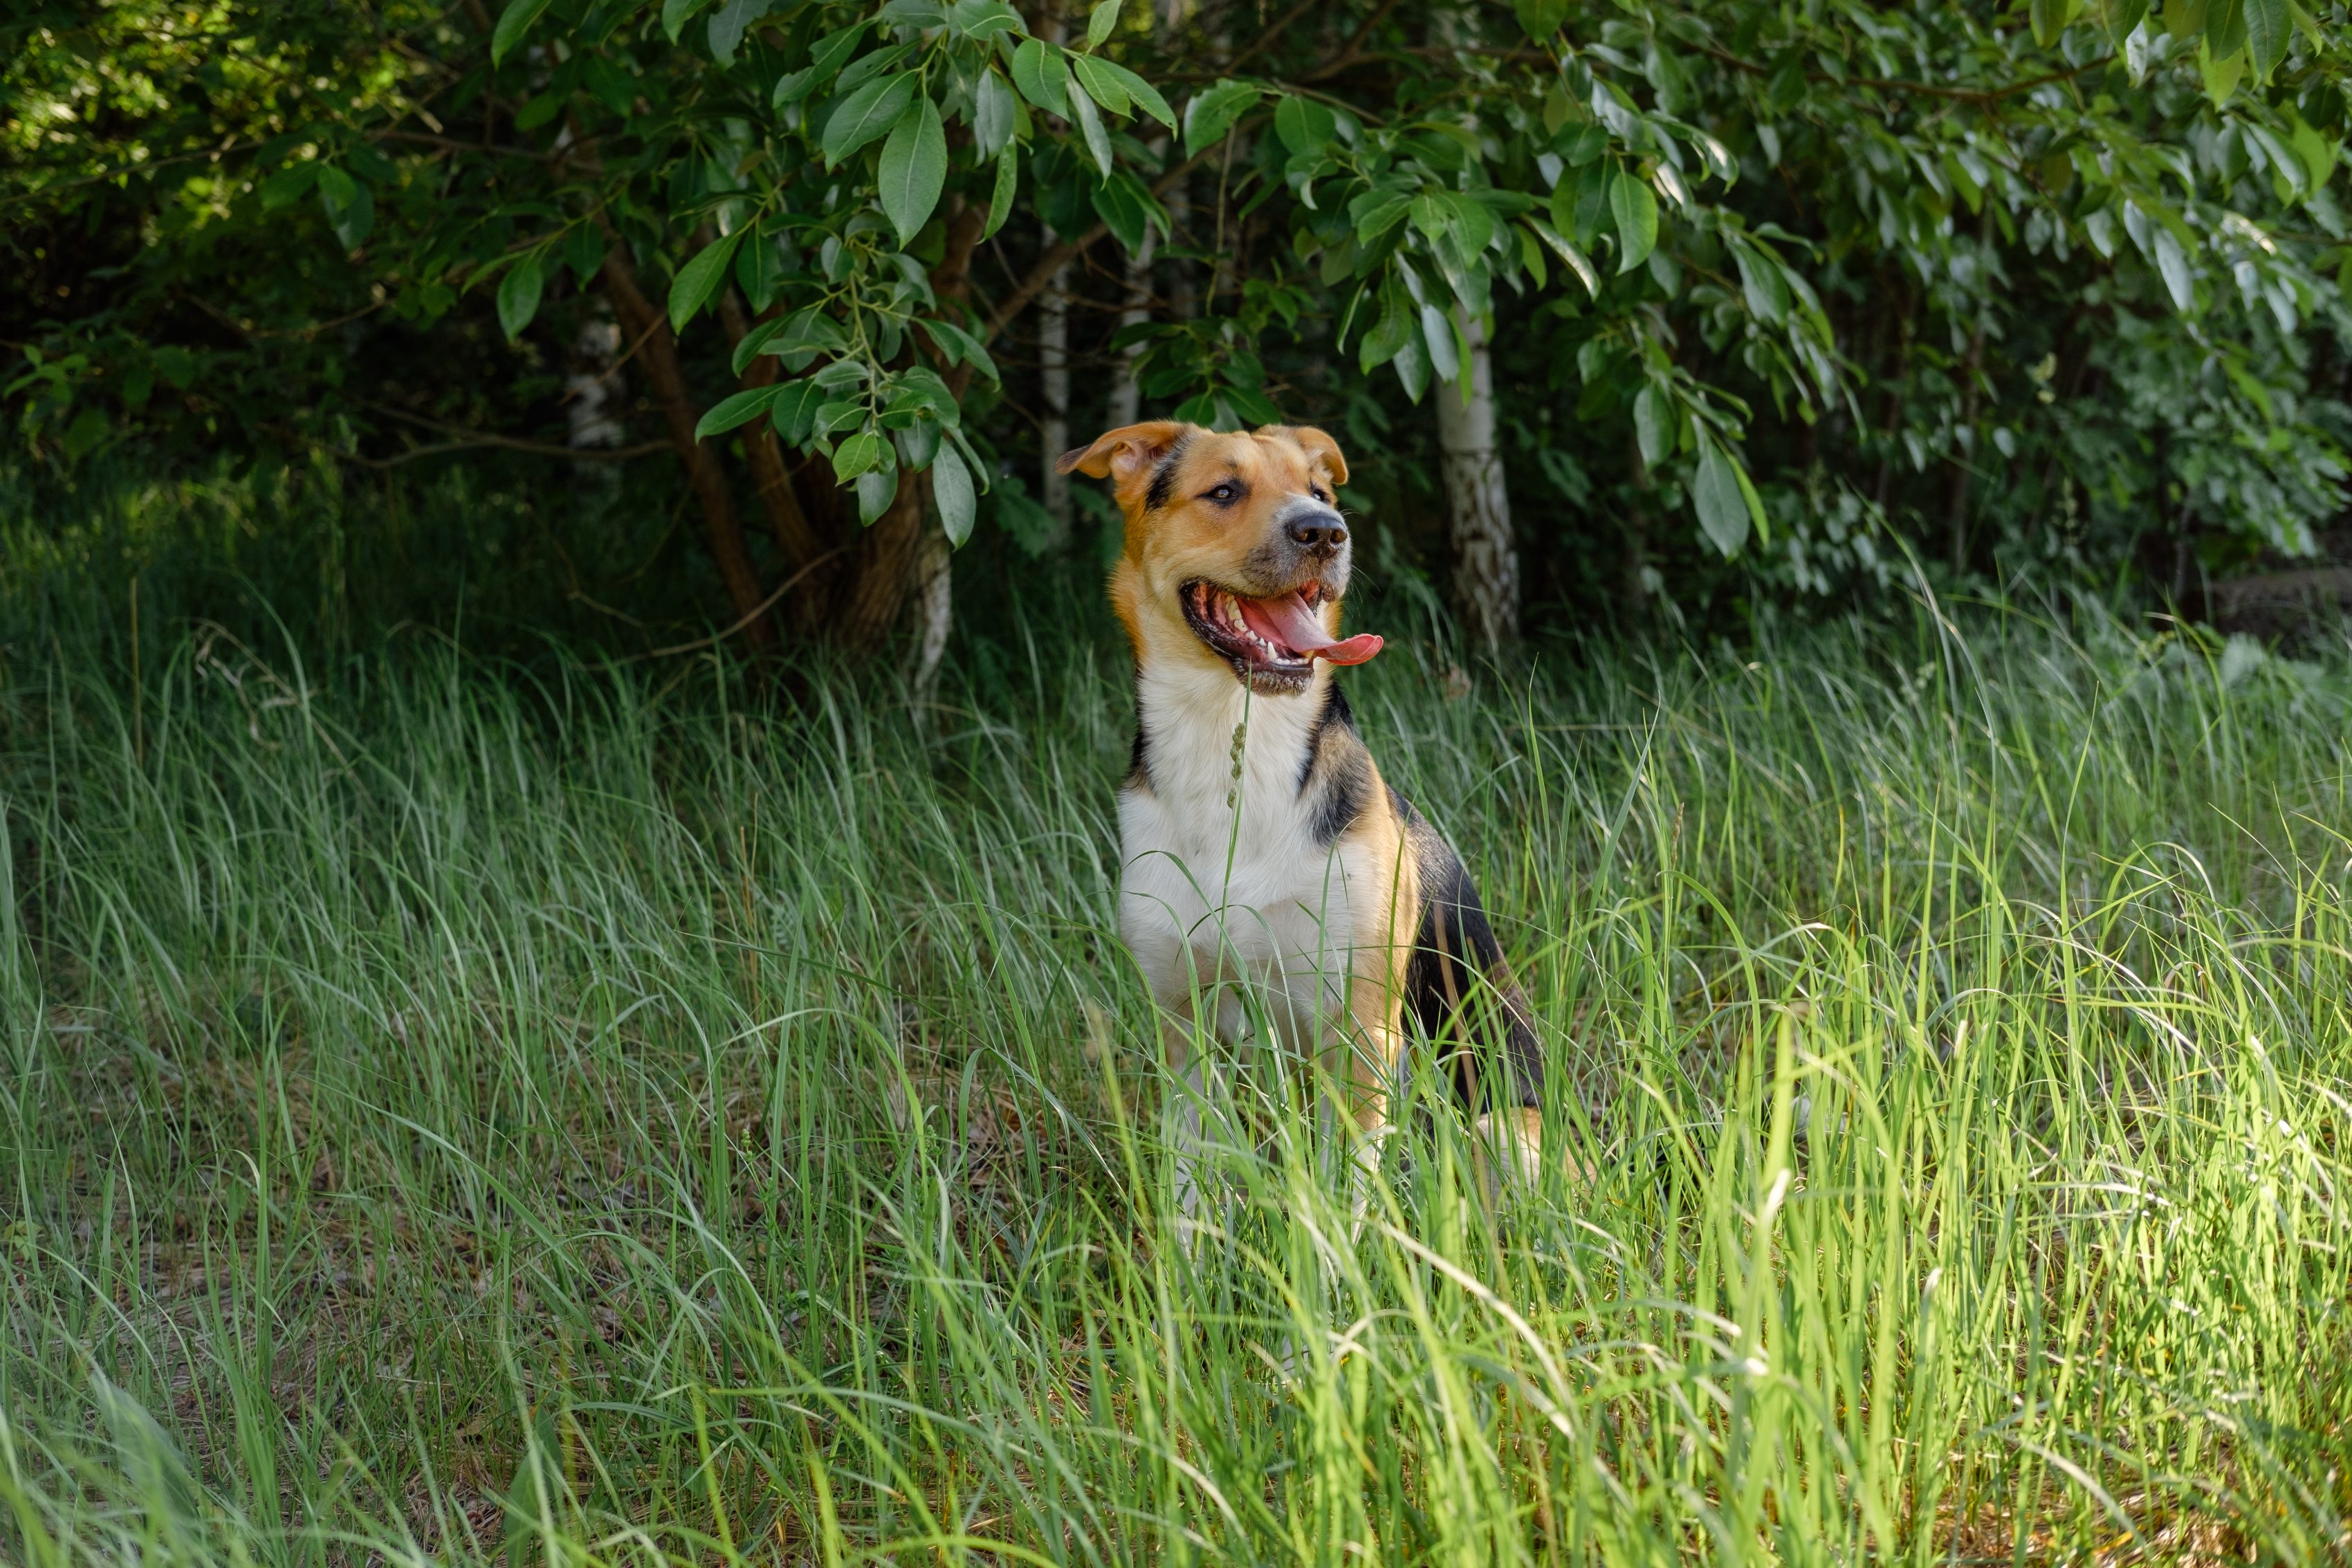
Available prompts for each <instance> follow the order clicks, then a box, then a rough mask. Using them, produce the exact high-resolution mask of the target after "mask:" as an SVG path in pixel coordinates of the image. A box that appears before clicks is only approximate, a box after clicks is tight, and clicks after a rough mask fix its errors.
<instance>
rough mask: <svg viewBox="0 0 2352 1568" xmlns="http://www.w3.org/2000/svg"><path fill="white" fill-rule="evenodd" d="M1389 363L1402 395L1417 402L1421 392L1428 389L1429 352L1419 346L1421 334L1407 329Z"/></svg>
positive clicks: (1419, 399)
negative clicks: (1400, 386)
mask: <svg viewBox="0 0 2352 1568" xmlns="http://www.w3.org/2000/svg"><path fill="white" fill-rule="evenodd" d="M1389 363H1390V364H1391V366H1392V367H1394V369H1395V371H1396V374H1397V380H1398V382H1401V383H1402V385H1403V387H1404V395H1405V396H1407V397H1408V398H1411V399H1412V401H1413V402H1416V403H1417V402H1420V401H1421V394H1422V393H1423V392H1427V391H1428V390H1429V353H1428V351H1427V350H1424V349H1423V347H1422V346H1421V334H1420V333H1418V332H1412V331H1408V332H1407V333H1406V334H1405V340H1404V341H1403V342H1402V344H1400V345H1398V348H1397V351H1396V358H1394V359H1392V360H1391V361H1389Z"/></svg>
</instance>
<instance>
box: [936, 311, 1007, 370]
mask: <svg viewBox="0 0 2352 1568" xmlns="http://www.w3.org/2000/svg"><path fill="white" fill-rule="evenodd" d="M919 320H920V322H921V325H922V329H923V330H924V331H925V332H927V333H929V335H930V339H931V341H932V342H934V343H936V344H938V345H939V349H940V355H941V356H942V357H944V358H945V359H946V361H947V362H948V363H950V364H951V365H952V364H954V363H956V362H957V361H962V362H963V363H965V364H967V365H970V366H971V368H972V369H974V370H976V371H979V372H980V373H981V374H982V375H983V376H986V377H987V378H988V379H989V380H990V381H995V380H996V379H997V374H996V361H994V360H992V359H990V358H989V357H988V349H987V346H986V345H984V344H983V343H982V342H981V340H979V339H978V338H975V337H973V336H972V335H971V333H970V332H967V331H965V330H964V329H962V328H961V327H959V326H957V325H956V324H955V323H954V322H952V321H944V320H940V319H936V318H933V317H929V316H925V317H922V318H919Z"/></svg>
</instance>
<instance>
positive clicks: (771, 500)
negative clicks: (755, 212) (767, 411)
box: [719, 287, 832, 632]
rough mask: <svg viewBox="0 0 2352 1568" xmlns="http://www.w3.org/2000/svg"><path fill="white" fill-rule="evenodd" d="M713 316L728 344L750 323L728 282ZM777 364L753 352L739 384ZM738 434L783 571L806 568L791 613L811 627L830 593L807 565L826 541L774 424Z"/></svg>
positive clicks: (757, 423) (828, 580) (748, 384)
mask: <svg viewBox="0 0 2352 1568" xmlns="http://www.w3.org/2000/svg"><path fill="white" fill-rule="evenodd" d="M719 320H720V321H721V322H722V323H723V324H724V325H725V326H726V329H727V341H728V343H729V345H730V347H731V346H732V345H734V344H737V343H740V342H741V341H742V340H743V337H744V334H745V333H747V332H749V331H750V330H751V321H750V320H749V319H747V317H746V315H745V312H744V309H743V302H742V300H741V299H740V298H738V297H737V295H736V293H735V290H734V289H733V288H732V287H730V288H728V289H727V290H726V291H725V292H724V293H723V294H721V295H720V296H719ZM780 365H781V361H779V360H778V359H777V358H776V356H775V355H773V354H754V355H753V356H752V357H751V363H750V364H749V365H746V366H745V367H743V376H742V386H743V388H744V390H746V391H750V390H751V389H752V388H754V387H764V386H771V385H772V384H774V382H775V380H776V375H777V372H778V370H779V368H780ZM739 434H740V436H741V438H742V442H743V456H744V458H745V460H746V461H747V462H749V463H750V464H751V485H752V488H753V489H754V490H755V491H756V492H757V493H758V496H759V499H760V509H761V511H762V512H764V513H766V514H767V517H768V531H769V533H771V534H772V535H773V536H774V537H775V540H776V549H777V550H778V551H779V552H781V553H782V556H783V558H784V573H785V575H786V576H791V575H793V573H796V572H803V571H806V572H807V575H806V576H805V577H803V578H802V579H801V583H800V587H799V588H797V589H795V590H794V591H793V621H794V622H795V623H796V624H798V625H799V627H800V628H801V630H802V631H803V632H814V631H815V630H817V616H818V614H819V612H820V607H822V606H823V605H824V604H825V603H826V602H827V601H828V599H829V597H830V592H829V591H830V589H831V587H832V574H831V573H830V572H827V571H825V570H822V569H819V570H809V569H810V568H812V567H814V566H816V564H817V563H818V562H819V561H820V560H822V559H824V556H825V554H826V551H827V549H828V547H827V546H826V544H825V542H824V539H823V538H820V537H819V535H818V534H817V531H816V528H815V526H814V524H812V523H811V522H810V521H809V517H808V513H807V512H806V511H804V510H803V508H802V507H801V502H800V496H799V494H798V492H796V491H794V490H793V478H792V472H791V470H790V469H789V468H787V467H786V466H785V465H784V452H783V445H782V443H781V442H779V441H778V440H777V439H776V430H775V426H773V425H772V424H770V423H768V422H767V421H766V420H765V419H756V420H753V421H752V422H751V423H749V424H747V425H744V426H742V428H741V430H740V432H739Z"/></svg>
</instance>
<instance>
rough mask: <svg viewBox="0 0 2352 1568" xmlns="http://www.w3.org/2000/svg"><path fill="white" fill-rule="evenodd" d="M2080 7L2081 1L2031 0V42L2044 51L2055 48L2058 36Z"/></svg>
mask: <svg viewBox="0 0 2352 1568" xmlns="http://www.w3.org/2000/svg"><path fill="white" fill-rule="evenodd" d="M2082 5H2083V0H2033V5H2032V21H2033V41H2034V42H2035V43H2037V44H2040V45H2041V46H2042V47H2043V48H2045V49H2048V48H2054V47H2057V43H2058V37H2059V35H2060V34H2062V33H2063V32H2064V31H2065V30H2066V24H2068V23H2069V22H2072V21H2073V20H2074V13H2075V12H2077V11H2079V10H2081V9H2082Z"/></svg>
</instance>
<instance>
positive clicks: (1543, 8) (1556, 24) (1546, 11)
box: [1511, 0, 1568, 44]
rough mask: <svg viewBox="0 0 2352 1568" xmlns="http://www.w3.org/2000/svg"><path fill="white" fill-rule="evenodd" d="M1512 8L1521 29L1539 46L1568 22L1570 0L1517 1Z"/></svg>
mask: <svg viewBox="0 0 2352 1568" xmlns="http://www.w3.org/2000/svg"><path fill="white" fill-rule="evenodd" d="M1511 8H1512V9H1513V10H1514V11H1517V13H1518V16H1519V26H1520V27H1521V29H1523V30H1524V31H1525V32H1526V33H1527V35H1528V37H1530V38H1533V39H1534V40H1535V41H1536V42H1537V43H1538V44H1540V43H1543V42H1545V41H1546V40H1548V39H1549V38H1550V37H1551V36H1552V35H1553V34H1554V33H1557V32H1559V29H1560V26H1561V24H1563V23H1565V22H1566V21H1567V20H1568V0H1516V3H1515V4H1514V5H1512V7H1511Z"/></svg>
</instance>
